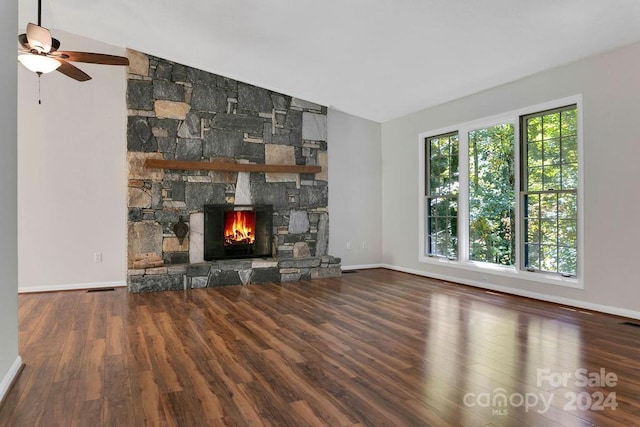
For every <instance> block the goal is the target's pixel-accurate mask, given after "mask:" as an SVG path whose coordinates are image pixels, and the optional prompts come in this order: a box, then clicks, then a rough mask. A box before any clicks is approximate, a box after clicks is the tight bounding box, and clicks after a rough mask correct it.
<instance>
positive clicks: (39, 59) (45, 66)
mask: <svg viewBox="0 0 640 427" xmlns="http://www.w3.org/2000/svg"><path fill="white" fill-rule="evenodd" d="M18 61H20V63H21V64H22V65H24V66H25V67H27V69H29V70H30V71H33V72H34V73H38V74H46V73H50V72H52V71H54V70H56V69H57V68H58V67H59V66H60V65H62V63H61V62H60V61H58V60H57V59H54V58H50V57H48V56H45V55H34V54H29V53H27V54H24V55H18Z"/></svg>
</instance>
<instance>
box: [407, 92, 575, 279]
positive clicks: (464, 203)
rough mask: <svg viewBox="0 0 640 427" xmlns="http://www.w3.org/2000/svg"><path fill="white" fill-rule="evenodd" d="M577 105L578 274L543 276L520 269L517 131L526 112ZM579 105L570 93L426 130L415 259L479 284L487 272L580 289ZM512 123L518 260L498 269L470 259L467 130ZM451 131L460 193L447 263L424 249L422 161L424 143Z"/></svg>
mask: <svg viewBox="0 0 640 427" xmlns="http://www.w3.org/2000/svg"><path fill="white" fill-rule="evenodd" d="M571 104H575V105H576V107H577V131H578V189H577V195H578V230H577V232H578V259H577V264H578V265H577V267H578V268H577V271H576V276H575V277H564V276H562V275H560V274H549V273H544V272H530V271H527V270H523V269H522V262H521V261H522V260H521V257H522V248H523V245H522V224H521V216H520V214H521V206H520V175H521V173H520V171H521V162H522V159H521V156H520V146H521V140H520V139H521V132H520V117H521V116H524V115H528V114H534V113H538V112H542V111H546V110H551V109H554V108H560V107H564V106H567V105H571ZM582 111H583V102H582V95H581V94H579V95H573V96H569V97H566V98H561V99H556V100H553V101H549V102H545V103H541V104H537V105H532V106H530V107H525V108H521V109H518V110H513V111H509V112H507V113H504V114H499V115H494V116H489V117H483V118H480V119H477V120H472V121H468V122H464V123H459V124H455V125H453V126H447V127H444V128H440V129H433V130H428V131H425V132H421V133H420V134H419V135H418V161H419V166H418V171H419V177H420V179H419V180H418V195H419V203H418V210H419V213H418V215H419V216H418V218H419V219H418V232H419V234H418V254H419V255H418V261H419V262H421V263H425V264H431V265H439V266H446V267H447V268H453V269H458V270H464V271H472V272H476V273H478V274H479V277H478V281H479V282H481V281H482V277H481V276H483V275H485V274H492V275H499V276H505V277H510V278H515V279H522V280H527V281H533V282H539V283H545V284H554V285H560V286H566V287H571V288H578V289H583V288H584V280H583V271H584V246H583V242H584V219H583V218H584V203H583V200H584V196H583V195H584V190H583V188H584V159H583V147H584V136H583V120H582V119H583V116H582V114H583V113H582ZM503 123H510V124H512V125H513V129H514V132H515V135H514V144H515V147H514V155H515V159H514V160H515V171H516V176H515V187H514V203H515V214H516V224H515V227H516V229H515V233H516V259H515V265H514V266H502V265H497V264H491V263H486V262H478V261H471V260H470V259H469V132H470V131H473V130H477V129H482V128H487V127H491V126H495V125H498V124H503ZM451 132H458V144H459V147H458V149H459V151H458V152H459V156H460V158H459V160H458V168H459V180H460V189H459V193H458V259H457V260H451V259H447V258H443V257H433V256H428V255H427V254H426V251H425V248H426V246H425V243H426V234H425V232H426V220H427V217H426V210H425V199H426V195H425V173H426V161H427V160H426V157H425V154H426V152H425V139H426V138H430V137H434V136H437V135H442V134H446V133H451Z"/></svg>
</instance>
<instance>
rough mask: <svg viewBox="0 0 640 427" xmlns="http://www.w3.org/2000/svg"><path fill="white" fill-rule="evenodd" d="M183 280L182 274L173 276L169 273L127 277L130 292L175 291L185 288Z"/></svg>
mask: <svg viewBox="0 0 640 427" xmlns="http://www.w3.org/2000/svg"><path fill="white" fill-rule="evenodd" d="M182 280H183V279H182V276H171V275H168V274H157V275H151V276H149V275H147V276H132V277H129V278H127V288H128V289H129V292H132V293H139V292H153V291H172V290H174V291H175V290H180V289H183V281H182Z"/></svg>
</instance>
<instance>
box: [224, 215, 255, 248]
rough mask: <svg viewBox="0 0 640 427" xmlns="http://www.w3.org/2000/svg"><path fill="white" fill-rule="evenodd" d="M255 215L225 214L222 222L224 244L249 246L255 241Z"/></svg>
mask: <svg viewBox="0 0 640 427" xmlns="http://www.w3.org/2000/svg"><path fill="white" fill-rule="evenodd" d="M255 223H256V213H255V212H252V211H232V212H226V214H225V221H224V243H225V245H233V244H239V243H243V244H251V243H253V242H254V241H255V231H254V227H255Z"/></svg>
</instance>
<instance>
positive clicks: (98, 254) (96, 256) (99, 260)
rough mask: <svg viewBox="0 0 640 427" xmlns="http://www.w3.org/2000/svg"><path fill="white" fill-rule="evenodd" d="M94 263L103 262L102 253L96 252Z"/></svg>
mask: <svg viewBox="0 0 640 427" xmlns="http://www.w3.org/2000/svg"><path fill="white" fill-rule="evenodd" d="M93 262H102V252H96V253H94V254H93Z"/></svg>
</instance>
